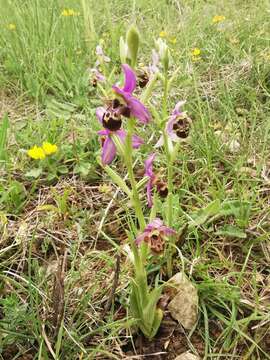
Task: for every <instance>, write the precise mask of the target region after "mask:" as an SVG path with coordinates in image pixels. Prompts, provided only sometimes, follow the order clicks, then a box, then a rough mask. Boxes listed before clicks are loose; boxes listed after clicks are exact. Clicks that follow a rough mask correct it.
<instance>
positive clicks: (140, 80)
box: [137, 70, 149, 88]
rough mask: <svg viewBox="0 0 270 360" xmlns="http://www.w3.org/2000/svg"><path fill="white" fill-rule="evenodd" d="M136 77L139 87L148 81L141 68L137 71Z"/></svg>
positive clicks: (145, 73) (147, 76)
mask: <svg viewBox="0 0 270 360" xmlns="http://www.w3.org/2000/svg"><path fill="white" fill-rule="evenodd" d="M137 78H138V85H139V87H140V88H144V87H145V86H146V85H147V84H148V82H149V75H148V74H147V72H146V71H144V70H141V71H140V72H139V74H138V75H137Z"/></svg>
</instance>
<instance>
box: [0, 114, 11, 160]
mask: <svg viewBox="0 0 270 360" xmlns="http://www.w3.org/2000/svg"><path fill="white" fill-rule="evenodd" d="M8 127H9V120H8V116H7V114H5V115H4V117H3V119H2V124H1V127H0V160H6V158H7V151H6V145H7V131H8Z"/></svg>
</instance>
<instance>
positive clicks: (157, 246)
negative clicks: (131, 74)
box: [145, 230, 165, 255]
mask: <svg viewBox="0 0 270 360" xmlns="http://www.w3.org/2000/svg"><path fill="white" fill-rule="evenodd" d="M149 235H150V236H147V237H146V238H145V242H146V243H147V244H148V245H149V247H150V249H151V251H152V252H153V254H155V255H160V254H162V253H163V251H164V247H165V241H164V238H163V236H162V234H161V233H160V232H158V231H155V230H154V231H153V232H152V233H151V234H149Z"/></svg>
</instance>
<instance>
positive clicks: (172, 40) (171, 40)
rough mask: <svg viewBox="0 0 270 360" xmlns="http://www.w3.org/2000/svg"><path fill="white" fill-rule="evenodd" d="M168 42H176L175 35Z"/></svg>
mask: <svg viewBox="0 0 270 360" xmlns="http://www.w3.org/2000/svg"><path fill="white" fill-rule="evenodd" d="M170 43H171V44H173V45H175V44H176V37H172V38H170Z"/></svg>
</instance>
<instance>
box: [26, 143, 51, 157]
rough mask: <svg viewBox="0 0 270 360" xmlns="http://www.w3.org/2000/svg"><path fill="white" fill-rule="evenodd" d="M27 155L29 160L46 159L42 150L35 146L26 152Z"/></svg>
mask: <svg viewBox="0 0 270 360" xmlns="http://www.w3.org/2000/svg"><path fill="white" fill-rule="evenodd" d="M27 154H28V156H30V158H32V159H35V160H39V159H45V157H46V154H45V152H44V150H43V149H42V148H41V147H38V146H37V145H35V146H34V147H32V148H31V149H29V150H28V151H27Z"/></svg>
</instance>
